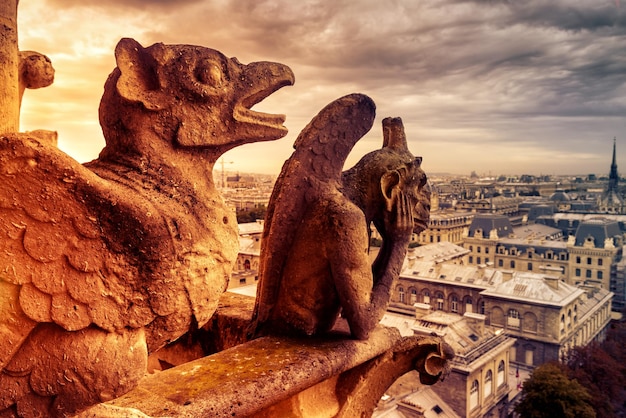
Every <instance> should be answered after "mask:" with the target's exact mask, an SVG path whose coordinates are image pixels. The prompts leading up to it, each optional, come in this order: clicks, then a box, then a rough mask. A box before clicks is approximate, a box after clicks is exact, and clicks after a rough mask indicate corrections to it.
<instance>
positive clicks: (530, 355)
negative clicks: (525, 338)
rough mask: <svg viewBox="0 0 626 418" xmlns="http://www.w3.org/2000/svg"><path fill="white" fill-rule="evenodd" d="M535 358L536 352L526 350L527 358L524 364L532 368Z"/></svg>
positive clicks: (529, 349) (530, 349)
mask: <svg viewBox="0 0 626 418" xmlns="http://www.w3.org/2000/svg"><path fill="white" fill-rule="evenodd" d="M533 357H534V352H533V350H532V348H527V349H526V356H525V359H524V362H525V363H526V364H527V365H529V366H532V365H533Z"/></svg>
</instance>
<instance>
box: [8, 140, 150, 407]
mask: <svg viewBox="0 0 626 418" xmlns="http://www.w3.org/2000/svg"><path fill="white" fill-rule="evenodd" d="M96 189H98V190H100V191H99V192H98V193H96V192H95V190H96ZM103 190H104V191H105V194H106V190H107V185H106V184H105V182H103V180H102V179H100V178H99V177H97V176H96V175H95V174H93V173H92V172H91V171H89V170H88V169H86V168H85V167H83V166H82V165H80V164H79V163H77V162H76V161H75V160H73V159H72V158H71V157H69V156H67V155H66V154H64V153H62V152H61V151H59V150H56V149H55V148H54V147H50V146H45V145H41V144H39V143H38V142H37V141H35V140H34V139H31V138H29V137H27V136H25V135H23V134H20V135H19V136H12V137H2V138H0V332H1V333H2V338H1V339H0V370H4V369H5V367H6V366H7V364H8V363H9V362H10V361H11V358H12V357H13V356H14V355H15V354H16V352H17V351H18V350H19V349H20V347H21V345H22V343H23V341H24V340H26V338H27V337H28V336H29V334H30V333H31V331H32V330H33V329H35V328H36V326H37V325H38V324H40V323H55V324H57V325H59V326H60V327H62V328H63V329H65V330H67V331H78V330H82V329H85V328H87V327H89V326H90V325H91V324H94V325H96V326H97V327H99V328H101V329H102V330H105V331H109V332H115V331H121V330H123V329H125V328H139V327H142V326H144V325H146V324H148V323H150V322H151V321H152V320H153V319H154V318H155V316H156V315H155V313H154V312H153V309H152V308H151V306H150V304H149V299H148V297H147V295H146V294H144V293H145V292H146V291H145V290H142V286H140V285H138V283H137V282H138V280H139V279H138V277H139V269H140V268H141V267H140V266H139V265H137V264H136V263H133V262H132V261H131V260H132V259H131V258H130V257H128V258H126V256H125V255H124V253H123V252H122V251H126V252H128V253H132V252H133V251H136V250H137V248H130V247H127V248H123V247H124V246H127V245H130V244H131V243H129V242H124V241H123V240H122V241H120V242H118V243H117V244H115V245H117V246H118V247H119V248H117V249H113V248H112V247H114V245H113V243H112V242H107V240H106V239H105V237H104V236H103V232H102V227H103V226H102V221H103V219H102V214H99V213H96V211H94V210H93V207H94V204H93V202H91V203H88V202H87V201H88V200H90V199H95V200H98V199H101V198H102V196H101V194H102V191H103ZM96 194H98V195H99V197H98V196H96ZM109 197H110V198H111V199H110V201H109V202H108V205H110V207H115V206H116V205H118V204H119V205H120V206H123V205H122V202H121V201H117V200H116V198H115V194H114V193H113V192H111V194H110V196H109ZM101 209H102V210H104V211H106V210H107V209H108V208H106V207H103V208H101ZM146 210H149V208H146ZM122 212H123V211H122ZM122 216H123V215H122ZM120 222H121V223H122V224H123V223H124V222H129V223H132V219H130V217H129V219H126V220H120ZM109 223H111V222H110V220H109ZM128 226H129V225H120V228H124V227H128ZM133 235H136V236H137V239H138V240H140V239H141V235H142V229H141V228H140V227H137V228H136V229H135V230H134V232H133ZM116 250H117V251H116ZM51 344H54V342H51ZM0 409H1V408H0Z"/></svg>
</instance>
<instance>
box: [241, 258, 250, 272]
mask: <svg viewBox="0 0 626 418" xmlns="http://www.w3.org/2000/svg"><path fill="white" fill-rule="evenodd" d="M250 268H251V267H250V260H245V261H244V262H243V269H244V270H250Z"/></svg>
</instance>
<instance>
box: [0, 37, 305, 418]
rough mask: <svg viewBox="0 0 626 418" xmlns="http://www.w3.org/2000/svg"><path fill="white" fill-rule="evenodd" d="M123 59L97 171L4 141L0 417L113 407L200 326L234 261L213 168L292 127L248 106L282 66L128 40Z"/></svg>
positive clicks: (287, 73) (108, 98)
mask: <svg viewBox="0 0 626 418" xmlns="http://www.w3.org/2000/svg"><path fill="white" fill-rule="evenodd" d="M115 57H116V62H117V67H116V68H115V69H114V70H113V72H112V73H111V75H110V76H109V78H108V80H107V81H106V83H105V86H104V94H103V97H102V101H101V105H100V124H101V126H102V129H103V133H104V136H105V139H106V146H105V148H104V149H103V150H102V152H101V153H100V155H99V157H98V159H96V160H94V161H91V162H89V163H87V164H85V165H81V164H79V163H78V162H76V161H75V160H74V159H72V158H71V157H69V156H68V155H66V154H64V153H63V152H62V151H60V150H58V149H57V148H56V147H54V146H52V145H49V144H45V143H42V142H39V141H37V140H36V139H35V138H33V137H31V136H29V135H28V134H6V135H2V136H1V137H0V370H1V372H0V416H26V417H28V416H66V415H70V414H73V413H76V412H78V411H80V410H82V409H84V408H85V407H87V406H89V405H92V404H96V403H100V402H104V401H107V400H110V399H112V398H115V397H117V396H119V395H121V394H123V393H125V392H127V391H128V390H130V389H132V388H133V387H135V386H136V385H137V382H138V381H139V379H140V378H141V377H143V376H144V374H145V371H146V362H147V356H148V353H150V352H153V351H155V350H157V349H159V348H160V347H163V346H164V345H165V344H167V343H168V342H170V341H173V340H175V339H177V338H178V337H180V336H181V335H182V334H184V333H185V332H186V331H188V330H189V329H190V327H196V326H202V325H203V324H205V323H206V322H207V321H208V320H209V319H210V318H211V316H212V315H213V314H214V312H215V310H216V308H217V306H218V300H219V297H220V295H221V293H222V292H223V291H224V290H225V289H226V287H227V282H228V279H229V276H230V273H231V267H232V264H233V262H234V261H235V259H236V256H237V252H238V236H237V223H236V219H235V216H234V213H233V212H232V211H231V210H230V209H228V208H227V207H226V205H225V204H224V203H223V201H222V199H221V197H220V195H219V193H218V192H217V190H216V188H215V186H214V183H213V178H212V170H213V166H214V164H215V162H216V161H217V160H218V158H219V157H220V155H222V154H223V153H224V152H225V151H227V150H229V149H231V148H233V147H235V146H238V145H241V144H245V143H249V142H255V141H267V140H274V139H278V138H280V137H282V136H284V135H285V134H286V132H287V130H286V128H285V127H284V126H283V123H284V120H285V119H284V116H282V115H270V114H263V113H259V112H255V111H253V110H251V107H252V106H254V105H255V104H256V103H258V102H260V101H261V100H263V99H264V98H266V97H267V96H268V95H270V94H272V93H273V92H275V91H276V90H278V89H279V88H281V87H283V86H287V85H291V84H293V82H294V76H293V73H292V72H291V70H290V69H289V68H288V67H286V66H284V65H281V64H277V63H270V62H256V63H251V64H248V65H243V64H241V63H239V62H238V61H237V60H236V59H235V58H227V57H225V56H224V55H223V54H221V53H220V52H218V51H215V50H212V49H208V48H203V47H198V46H189V45H164V44H160V43H159V44H154V45H152V46H150V47H147V48H144V47H143V46H141V45H140V44H139V43H137V42H136V41H134V40H132V39H122V40H121V41H120V42H119V43H118V45H117V47H116V50H115Z"/></svg>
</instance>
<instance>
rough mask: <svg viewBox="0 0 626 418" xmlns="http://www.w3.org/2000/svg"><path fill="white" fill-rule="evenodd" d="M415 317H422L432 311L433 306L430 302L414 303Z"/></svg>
mask: <svg viewBox="0 0 626 418" xmlns="http://www.w3.org/2000/svg"><path fill="white" fill-rule="evenodd" d="M413 307H414V308H415V319H422V318H423V317H425V316H426V315H428V314H429V313H430V310H431V307H430V305H429V304H428V303H414V304H413Z"/></svg>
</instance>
